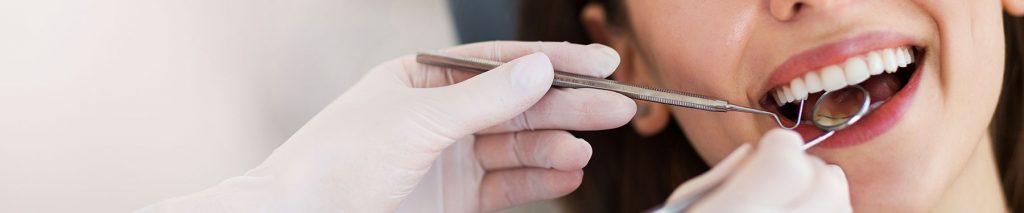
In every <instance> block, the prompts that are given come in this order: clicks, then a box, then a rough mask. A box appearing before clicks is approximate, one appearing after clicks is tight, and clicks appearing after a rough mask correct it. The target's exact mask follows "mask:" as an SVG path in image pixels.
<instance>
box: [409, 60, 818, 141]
mask: <svg viewBox="0 0 1024 213" xmlns="http://www.w3.org/2000/svg"><path fill="white" fill-rule="evenodd" d="M416 61H417V62H419V63H422V64H428V65H434V66H442V67H452V68H461V69H466V70H471V71H477V72H485V71H488V70H492V69H494V68H497V67H498V66H501V65H502V64H504V63H502V62H497V61H491V60H484V59H479V58H470V57H462V56H455V55H447V54H443V53H433V52H420V53H419V54H417V55H416ZM552 86H556V87H563V88H592V89H600V90H607V91H612V92H617V93H620V94H622V95H625V96H626V97H630V98H633V99H637V100H644V101H650V102H655V103H661V104H668V105H672V106H681V107H686V108H692V109H699V110H705V111H711V112H729V111H733V112H746V113H753V114H760V115H767V116H771V117H772V118H774V119H775V123H777V124H778V125H779V126H780V127H782V128H784V129H794V128H796V127H797V126H800V122H799V121H800V120H801V119H802V116H803V108H804V107H803V106H804V101H800V108H799V109H800V112H799V113H798V114H797V119H796V120H797V122H795V123H794V124H793V126H792V127H787V126H784V125H783V124H782V119H780V118H779V115H777V114H775V113H772V112H768V111H764V110H759V109H754V108H750V107H744V106H739V105H734V104H730V103H729V102H727V101H724V100H717V99H713V98H709V97H706V96H703V95H697V94H690V93H685V92H678V91H672V90H668V89H661V88H653V87H647V86H639V85H632V84H627V83H622V82H618V81H613V80H608V79H603V78H597V77H591V76H585V75H579V74H574V73H568V72H563V71H558V70H555V79H554V82H553V83H552Z"/></svg>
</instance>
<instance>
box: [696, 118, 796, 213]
mask: <svg viewBox="0 0 1024 213" xmlns="http://www.w3.org/2000/svg"><path fill="white" fill-rule="evenodd" d="M802 143H803V140H802V139H801V138H800V135H798V134H796V133H795V132H793V131H789V130H782V129H776V130H772V131H769V132H768V133H767V134H765V136H764V137H763V138H762V139H761V142H760V143H759V144H758V149H757V150H756V151H754V153H753V154H752V155H751V156H750V158H749V159H748V160H747V162H746V163H745V164H743V165H741V166H740V167H739V168H738V169H737V170H736V172H735V173H734V175H733V176H732V177H730V178H729V179H728V180H726V182H725V183H723V185H722V186H721V187H719V188H718V189H717V190H716V191H714V192H712V193H711V195H709V196H708V197H706V198H705V199H703V200H702V201H701V202H700V203H697V205H696V206H694V207H695V208H699V207H701V205H704V204H705V202H706V203H708V204H712V205H711V206H715V207H726V208H730V207H731V208H738V207H741V208H746V207H753V208H784V207H786V205H788V204H789V203H790V202H791V201H793V200H795V199H797V198H798V197H799V196H800V195H801V193H802V192H804V191H806V190H808V188H809V187H810V185H811V183H812V181H813V180H814V178H813V177H814V173H813V171H814V169H813V167H812V164H811V163H812V161H811V160H810V159H809V158H808V157H807V155H806V154H805V153H804V152H803V150H802V149H801V148H800V146H801V144H802ZM734 203H743V204H745V205H744V206H729V205H732V204H734Z"/></svg>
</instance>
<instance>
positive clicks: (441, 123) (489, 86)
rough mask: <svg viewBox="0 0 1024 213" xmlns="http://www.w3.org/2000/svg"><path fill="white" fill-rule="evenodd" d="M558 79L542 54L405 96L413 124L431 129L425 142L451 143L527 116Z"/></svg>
mask: <svg viewBox="0 0 1024 213" xmlns="http://www.w3.org/2000/svg"><path fill="white" fill-rule="evenodd" d="M553 78H554V73H553V71H552V69H551V63H550V62H549V61H548V58H547V56H545V55H544V54H542V53H538V54H532V55H528V56H525V57H522V58H519V59H516V60H514V61H512V62H510V63H509V64H505V65H503V66H501V67H498V68H497V69H494V70H492V71H490V72H487V73H483V74H480V75H479V76H477V77H476V78H472V79H469V80H466V81H465V82H462V83H459V84H455V85H451V86H447V87H438V88H429V89H409V90H406V91H408V92H410V93H411V94H408V95H407V96H404V97H406V98H409V99H410V100H408V103H407V104H409V106H410V108H409V110H411V111H412V112H411V113H410V114H408V115H410V116H414V117H412V118H410V119H409V120H411V121H413V122H417V123H418V124H419V127H421V128H424V129H426V130H428V131H426V132H425V133H424V134H429V135H426V136H425V138H437V137H438V136H440V138H439V139H440V141H446V142H450V141H454V139H456V138H460V137H463V136H466V135H470V134H473V133H475V132H477V131H480V130H483V129H484V128H487V127H491V126H494V125H497V124H499V123H502V122H505V121H507V120H509V119H512V118H514V117H516V116H518V115H520V114H522V113H523V112H524V111H526V110H527V109H529V108H530V107H532V106H533V105H534V104H535V103H537V101H539V100H540V99H541V98H542V97H543V96H544V94H545V93H547V91H548V90H549V89H550V88H551V81H552V79H553ZM441 145H442V147H446V146H447V144H441ZM439 148H440V147H439Z"/></svg>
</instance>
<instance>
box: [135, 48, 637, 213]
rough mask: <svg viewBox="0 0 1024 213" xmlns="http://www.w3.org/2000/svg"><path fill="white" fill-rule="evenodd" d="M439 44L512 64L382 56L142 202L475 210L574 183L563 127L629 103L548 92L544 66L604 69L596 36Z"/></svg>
mask: <svg viewBox="0 0 1024 213" xmlns="http://www.w3.org/2000/svg"><path fill="white" fill-rule="evenodd" d="M444 52H446V53H449V54H454V55H461V56H469V57H477V58H485V59H491V60H499V61H509V60H512V59H515V60H512V61H511V62H509V63H508V64H505V65H504V66H501V67H499V68H497V69H494V70H491V71H489V72H487V73H484V74H480V75H477V76H475V77H473V76H474V74H471V73H470V72H460V71H455V70H449V69H446V68H438V67H432V66H426V65H421V64H419V63H417V62H416V61H415V58H414V57H412V56H408V57H403V58H400V59H396V60H393V61H390V62H386V63H384V64H382V65H380V66H377V67H376V68H374V69H373V70H371V71H370V72H369V73H368V74H366V76H364V77H363V79H362V80H360V82H358V83H357V84H356V85H355V86H353V87H352V88H351V89H350V90H349V91H347V92H346V93H345V94H344V95H342V96H341V97H340V98H338V99H337V100H336V101H335V102H334V103H332V104H331V105H330V106H328V107H327V108H325V109H324V110H323V111H322V112H320V113H319V114H318V115H317V116H316V117H314V118H313V119H312V120H311V121H310V122H309V123H307V124H306V125H305V126H304V127H303V128H302V129H301V130H299V131H298V132H297V133H295V135H293V136H292V137H291V138H290V139H289V140H288V141H287V142H286V143H284V144H283V145H281V147H279V148H277V149H276V150H274V152H273V153H272V154H271V155H270V157H268V158H267V159H266V160H265V161H264V162H263V163H262V164H261V165H260V166H258V167H257V168H255V169H253V170H251V171H249V172H248V173H246V174H245V175H244V176H240V177H235V178H231V179H228V180H226V181H224V182H222V183H220V184H218V185H217V186H214V187H212V188H210V189H208V190H206V191H203V192H200V193H197V194H193V195H189V196H185V197H181V198H176V199H171V200H167V201H164V202H162V203H158V204H155V205H152V206H150V207H148V208H147V209H145V210H153V211H162V210H167V211H231V212H266V211H272V212H324V211H326V212H393V211H395V210H397V209H399V206H400V205H402V206H403V208H404V209H408V210H414V211H419V212H423V211H445V212H475V211H490V210H495V209H500V208H505V207H508V206H511V205H515V204H520V203H525V202H530V201H536V200H542V199H551V198H556V197H559V196H563V195H565V194H568V193H569V192H571V191H573V190H575V188H577V187H578V186H579V183H580V181H581V180H582V175H583V174H582V168H583V166H584V165H586V163H587V162H588V161H589V158H590V155H591V153H592V150H591V148H590V145H589V144H588V143H587V142H585V141H583V140H581V139H577V138H575V137H573V136H572V135H570V134H569V133H568V132H566V131H565V130H601V129H609V128H615V127H618V126H621V125H624V124H625V123H626V122H628V121H629V120H630V118H631V117H632V116H633V114H634V113H635V111H636V105H635V104H634V102H633V101H632V100H630V99H628V98H626V97H625V96H622V95H620V94H617V93H612V92H607V91H600V90H592V89H551V82H552V79H553V72H552V68H554V69H559V70H563V71H567V72H574V73H579V74H584V75H590V76H600V77H605V76H608V75H610V74H611V73H612V72H613V71H614V70H615V68H616V67H617V66H618V63H619V58H618V54H617V53H615V51H614V50H612V49H610V48H608V47H605V46H602V45H588V46H583V45H576V44H569V43H541V42H490V43H477V44H470V45H466V46H460V47H455V48H451V49H447V50H445V51H444ZM535 52H537V53H536V54H535ZM470 77H472V78H470ZM453 144H455V145H454V146H453ZM428 171H429V173H430V175H429V176H427V178H426V179H425V180H424V181H422V184H421V180H423V178H424V177H425V174H427V173H428ZM418 184H419V186H418ZM414 191H415V192H414ZM407 198H410V199H409V201H408V202H406V203H404V204H403V201H406V200H407Z"/></svg>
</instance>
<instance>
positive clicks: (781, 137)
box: [758, 129, 804, 152]
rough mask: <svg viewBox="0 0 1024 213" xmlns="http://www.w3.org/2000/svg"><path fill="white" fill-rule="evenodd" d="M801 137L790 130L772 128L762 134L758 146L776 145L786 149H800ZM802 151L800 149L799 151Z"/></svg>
mask: <svg viewBox="0 0 1024 213" xmlns="http://www.w3.org/2000/svg"><path fill="white" fill-rule="evenodd" d="M803 142H804V140H803V138H801V136H800V134H797V133H796V132H794V131H792V130H784V129H773V130H771V131H768V133H765V134H764V137H763V138H761V143H760V144H758V145H759V146H758V148H767V147H777V148H780V149H787V150H801V149H800V146H802V145H803ZM801 152H802V151H801Z"/></svg>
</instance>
